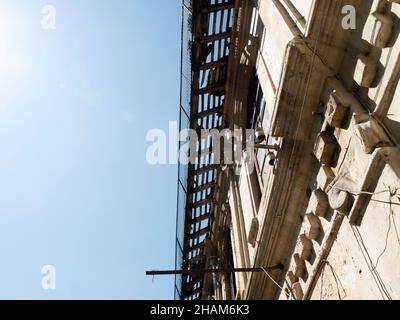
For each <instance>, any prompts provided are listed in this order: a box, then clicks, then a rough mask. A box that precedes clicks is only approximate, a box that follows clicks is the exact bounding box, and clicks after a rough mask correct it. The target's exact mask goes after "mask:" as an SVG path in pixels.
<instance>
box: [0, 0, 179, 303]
mask: <svg viewBox="0 0 400 320" xmlns="http://www.w3.org/2000/svg"><path fill="white" fill-rule="evenodd" d="M45 4H51V5H53V6H54V7H55V8H56V10H57V29H56V30H54V31H44V30H43V29H42V28H41V20H42V17H43V16H42V13H41V9H42V6H43V5H45ZM180 12H181V9H180V0H168V1H166V0H154V1H145V0H140V1H139V0H113V1H110V0H109V1H98V0H48V1H39V0H29V1H26V0H0V261H1V264H0V298H1V299H172V298H173V278H170V277H167V278H156V279H154V282H153V279H152V278H147V277H145V275H144V272H145V271H146V270H153V269H170V268H173V267H174V237H175V212H176V174H177V168H176V166H173V165H172V166H155V167H154V166H150V165H148V164H147V163H146V158H145V155H146V149H147V147H148V146H149V143H148V142H146V140H145V136H146V133H147V131H148V130H150V129H152V128H164V129H167V128H168V121H169V120H176V119H177V116H178V105H179V60H180V59H179V58H180V57H179V55H180V24H181V22H180ZM44 265H54V266H55V267H56V271H57V289H56V290H55V291H45V290H43V289H42V287H41V280H42V277H43V275H42V274H41V268H42V267H43V266H44Z"/></svg>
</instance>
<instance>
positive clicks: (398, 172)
mask: <svg viewBox="0 0 400 320" xmlns="http://www.w3.org/2000/svg"><path fill="white" fill-rule="evenodd" d="M182 14H183V23H182V70H181V75H182V82H181V105H180V126H181V129H183V128H192V129H195V130H199V129H212V128H215V129H226V128H228V129H236V128H240V129H254V131H255V133H256V134H255V139H256V140H257V143H258V147H256V149H255V151H254V152H255V157H256V170H250V169H249V168H248V165H247V162H246V161H245V160H243V162H242V163H239V164H238V165H235V168H233V167H231V166H228V167H227V166H224V165H221V164H218V163H213V161H212V159H213V157H212V152H211V151H210V153H209V156H208V157H204V158H202V159H201V160H200V161H198V162H197V163H191V164H189V165H180V167H179V177H178V210H177V212H178V213H177V239H176V269H178V270H183V271H185V273H183V274H181V275H177V276H176V279H175V297H176V299H186V300H193V299H204V300H207V299H211V300H248V299H255V300H274V299H288V300H309V299H335V300H336V299H341V300H342V299H384V300H391V299H400V268H399V263H400V229H399V228H400V149H399V142H400V87H398V81H399V78H400V37H399V30H400V1H399V0H253V1H252V0H183V7H182ZM352 20H354V21H352ZM200 145H201V144H200ZM261 145H264V147H262V146H261ZM209 147H210V146H206V148H209ZM210 150H211V149H210ZM211 269H213V270H215V272H206V271H207V270H208V271H209V270H211ZM241 270H242V271H241ZM243 270H245V271H243Z"/></svg>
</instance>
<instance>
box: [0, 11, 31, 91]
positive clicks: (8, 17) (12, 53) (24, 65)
mask: <svg viewBox="0 0 400 320" xmlns="http://www.w3.org/2000/svg"><path fill="white" fill-rule="evenodd" d="M23 24H24V23H23V17H22V15H21V14H16V13H15V12H14V11H13V10H10V9H8V8H5V7H4V5H0V81H1V83H2V85H4V84H5V85H7V86H8V85H10V84H11V83H12V82H14V81H20V80H23V78H24V77H25V76H26V73H27V71H28V69H29V66H30V59H29V55H28V53H27V52H26V43H25V41H24V40H25V39H24V36H25V35H24V32H23Z"/></svg>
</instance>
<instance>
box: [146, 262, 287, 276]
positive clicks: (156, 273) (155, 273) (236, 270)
mask: <svg viewBox="0 0 400 320" xmlns="http://www.w3.org/2000/svg"><path fill="white" fill-rule="evenodd" d="M283 268H284V265H283V264H278V265H276V266H273V267H265V268H263V267H258V268H218V269H199V270H165V271H146V276H167V275H183V276H188V275H190V276H193V275H197V274H202V273H204V274H206V273H214V274H220V273H240V272H265V271H274V270H283Z"/></svg>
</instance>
